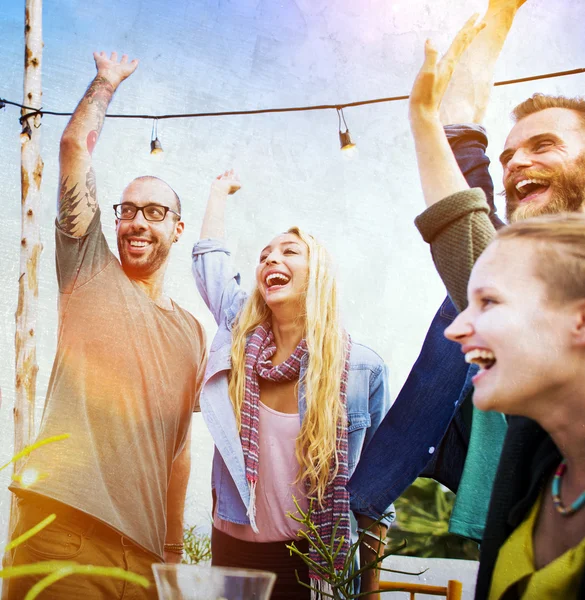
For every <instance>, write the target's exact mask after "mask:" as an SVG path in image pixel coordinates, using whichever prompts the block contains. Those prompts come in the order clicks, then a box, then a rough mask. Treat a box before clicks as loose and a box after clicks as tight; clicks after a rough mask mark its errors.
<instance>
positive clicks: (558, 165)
mask: <svg viewBox="0 0 585 600" xmlns="http://www.w3.org/2000/svg"><path fill="white" fill-rule="evenodd" d="M500 162H501V163H502V167H503V170H504V178H503V182H504V187H505V191H506V215H507V218H508V221H509V222H514V221H518V220H519V219H525V218H528V217H534V216H538V215H543V214H551V213H558V212H563V211H569V212H573V211H582V210H583V207H584V205H585V125H584V123H583V121H582V120H581V118H580V117H579V114H578V113H577V112H576V111H573V110H570V109H566V108H547V109H544V110H541V111H538V112H535V113H532V114H530V115H527V116H526V117H524V118H522V119H520V120H519V121H518V122H517V123H516V125H515V126H514V127H513V128H512V131H511V132H510V134H509V136H508V139H507V140H506V146H505V149H504V151H503V152H502V154H501V156H500Z"/></svg>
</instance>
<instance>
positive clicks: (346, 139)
mask: <svg viewBox="0 0 585 600" xmlns="http://www.w3.org/2000/svg"><path fill="white" fill-rule="evenodd" d="M337 118H338V120H339V143H340V145H341V149H342V150H344V151H346V150H352V149H353V148H355V144H354V143H353V142H352V141H351V136H350V135H349V129H348V128H347V123H346V122H345V115H344V114H343V108H338V109H337ZM342 119H343V124H344V125H345V131H341V120H342Z"/></svg>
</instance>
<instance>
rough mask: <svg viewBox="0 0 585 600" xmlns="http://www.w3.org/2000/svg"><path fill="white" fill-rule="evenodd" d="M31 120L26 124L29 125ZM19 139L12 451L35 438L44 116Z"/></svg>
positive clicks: (27, 82)
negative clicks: (19, 209)
mask: <svg viewBox="0 0 585 600" xmlns="http://www.w3.org/2000/svg"><path fill="white" fill-rule="evenodd" d="M24 38H25V52H24V100H23V104H25V105H27V106H33V107H35V108H40V106H41V96H42V88H41V59H42V54H43V38H42V0H26V8H25V25H24ZM30 112H31V111H30V110H27V109H22V114H23V115H25V114H27V113H30ZM27 124H28V127H27ZM22 125H23V133H21V135H20V141H21V155H20V158H21V170H20V175H21V195H22V196H21V197H22V229H21V231H22V235H21V238H20V275H19V279H18V306H17V308H16V315H15V317H16V334H15V338H14V343H15V350H16V381H15V389H16V397H15V403H14V451H15V452H20V450H22V448H24V446H26V445H28V444H31V443H32V442H33V439H34V437H35V421H34V409H35V394H36V382H37V371H38V365H37V357H36V327H37V305H38V296H39V285H38V279H37V270H38V263H39V258H40V255H41V252H42V249H43V246H42V244H41V240H40V228H39V221H38V218H37V216H38V213H39V208H40V206H41V179H42V175H43V161H42V159H41V155H40V147H41V145H40V141H41V140H40V137H41V130H40V125H41V116H40V115H39V114H36V115H34V116H32V117H29V118H28V119H26V120H23V122H22Z"/></svg>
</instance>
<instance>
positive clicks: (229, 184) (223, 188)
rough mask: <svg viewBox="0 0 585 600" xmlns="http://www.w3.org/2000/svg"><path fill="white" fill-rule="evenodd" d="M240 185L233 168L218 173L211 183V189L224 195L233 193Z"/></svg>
mask: <svg viewBox="0 0 585 600" xmlns="http://www.w3.org/2000/svg"><path fill="white" fill-rule="evenodd" d="M241 187H242V185H241V183H240V178H239V176H238V175H237V173H235V172H234V170H233V169H230V170H229V171H225V172H224V173H222V174H221V175H218V176H217V177H216V178H215V179H214V180H213V183H212V184H211V189H212V191H215V192H221V193H224V194H226V195H230V194H235V193H236V192H237V191H238V190H239V189H240V188H241Z"/></svg>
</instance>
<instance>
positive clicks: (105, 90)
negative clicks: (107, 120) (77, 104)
mask: <svg viewBox="0 0 585 600" xmlns="http://www.w3.org/2000/svg"><path fill="white" fill-rule="evenodd" d="M113 95H114V86H113V85H112V84H111V83H110V82H109V81H108V80H107V79H106V78H105V77H103V76H101V75H98V76H97V77H96V78H95V79H94V80H93V81H92V82H91V83H90V85H89V87H88V88H87V92H85V96H84V98H85V99H86V100H87V103H88V104H93V105H94V106H95V107H96V108H97V109H98V112H97V115H96V118H97V126H96V129H97V130H98V132H99V131H100V130H101V128H102V125H103V124H104V117H105V115H106V110H107V109H108V106H109V104H110V100H111V99H112V96H113Z"/></svg>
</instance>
